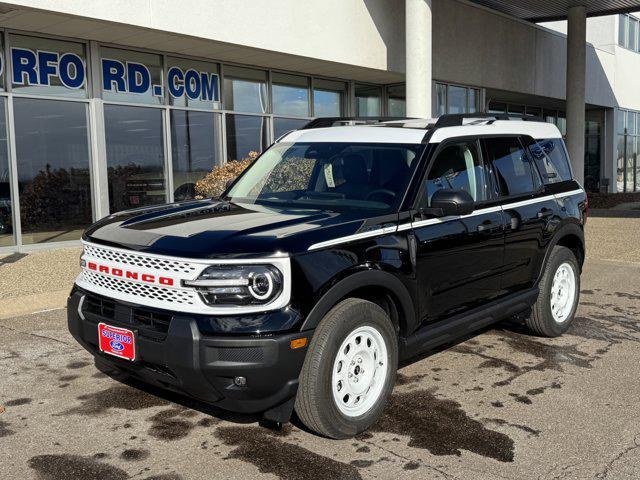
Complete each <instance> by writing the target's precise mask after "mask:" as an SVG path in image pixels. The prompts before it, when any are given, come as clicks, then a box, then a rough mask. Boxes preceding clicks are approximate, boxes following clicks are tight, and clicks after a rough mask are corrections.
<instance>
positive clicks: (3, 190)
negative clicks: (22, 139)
mask: <svg viewBox="0 0 640 480" xmlns="http://www.w3.org/2000/svg"><path fill="white" fill-rule="evenodd" d="M6 104H7V101H6V99H5V98H4V97H0V247H8V246H10V245H14V244H15V239H14V238H13V218H12V216H11V214H12V206H11V185H10V182H11V175H10V173H9V151H8V149H7V147H8V144H7V116H6V108H7V107H6Z"/></svg>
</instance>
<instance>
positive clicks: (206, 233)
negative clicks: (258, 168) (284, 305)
mask: <svg viewBox="0 0 640 480" xmlns="http://www.w3.org/2000/svg"><path fill="white" fill-rule="evenodd" d="M367 218H368V217H367V216H366V215H365V212H358V213H354V212H347V213H341V212H333V211H324V210H299V209H295V210H293V209H279V208H273V207H266V206H262V205H247V204H233V203H228V202H222V201H219V200H199V201H190V202H182V203H174V204H168V205H160V206H156V207H150V208H139V209H135V210H126V211H124V212H120V213H117V214H114V215H110V216H108V217H106V218H104V219H102V220H100V221H99V222H97V223H95V224H94V225H92V226H91V227H89V229H87V231H86V232H85V234H84V236H83V239H84V240H86V241H89V242H94V243H101V244H104V245H109V246H113V247H123V248H128V249H132V250H137V251H141V252H146V253H155V254H158V255H171V256H177V257H187V258H221V257H229V258H233V257H250V256H265V255H271V254H273V253H276V252H281V253H288V254H290V255H294V254H296V253H300V252H303V251H306V250H307V249H308V248H309V247H310V246H311V245H313V244H315V243H319V242H323V241H326V240H332V239H335V238H338V237H343V236H347V235H352V234H354V233H358V232H359V231H362V230H363V229H365V228H366V229H368V228H370V226H369V224H370V222H369V221H368V220H367Z"/></svg>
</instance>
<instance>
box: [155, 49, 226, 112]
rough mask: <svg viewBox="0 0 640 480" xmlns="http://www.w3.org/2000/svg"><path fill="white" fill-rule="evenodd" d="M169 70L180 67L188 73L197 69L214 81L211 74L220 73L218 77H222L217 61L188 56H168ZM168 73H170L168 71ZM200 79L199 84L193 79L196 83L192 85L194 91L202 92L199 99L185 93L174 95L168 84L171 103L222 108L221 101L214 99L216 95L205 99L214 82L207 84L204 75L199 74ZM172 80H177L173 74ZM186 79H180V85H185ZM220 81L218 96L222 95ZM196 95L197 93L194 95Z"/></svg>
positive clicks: (183, 105)
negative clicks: (204, 81) (203, 78)
mask: <svg viewBox="0 0 640 480" xmlns="http://www.w3.org/2000/svg"><path fill="white" fill-rule="evenodd" d="M167 63H168V66H167V72H169V70H170V69H171V68H172V67H178V68H179V69H180V70H182V73H183V74H186V72H188V71H189V70H195V71H196V72H198V73H200V74H202V73H204V74H205V76H206V77H207V81H208V82H212V80H213V77H212V76H211V74H215V75H218V79H219V78H220V77H219V75H220V67H219V66H218V64H217V63H210V62H202V61H200V60H191V59H188V58H175V57H169V58H167ZM167 75H168V73H167ZM189 78H191V77H189ZM198 78H199V80H198V81H197V84H195V82H196V80H193V82H194V85H193V86H192V90H191V91H192V92H200V98H198V99H195V100H194V99H192V98H189V96H188V95H186V93H185V94H183V95H182V96H180V97H174V96H173V95H172V94H171V90H170V89H169V87H168V86H167V96H168V97H169V102H170V103H171V105H175V106H178V107H192V108H201V109H207V110H211V109H214V108H220V107H221V105H222V102H221V101H217V102H215V101H214V100H213V99H214V98H215V95H213V96H211V97H210V100H204V98H207V96H208V93H209V92H207V93H206V94H205V93H204V91H205V89H206V88H212V89H213V85H214V84H213V83H210V84H208V85H205V84H204V83H203V82H202V77H201V76H199V77H198ZM171 79H172V80H175V78H174V77H173V76H171ZM184 82H185V80H184V79H181V80H179V85H180V86H184V85H185V83H184ZM220 88H221V87H220V83H219V81H218V92H217V94H218V96H219V95H220V91H219V90H220ZM193 96H195V95H193Z"/></svg>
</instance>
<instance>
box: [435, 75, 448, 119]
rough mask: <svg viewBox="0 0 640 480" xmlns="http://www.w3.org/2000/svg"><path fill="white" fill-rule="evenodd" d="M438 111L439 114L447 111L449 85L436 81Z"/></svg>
mask: <svg viewBox="0 0 640 480" xmlns="http://www.w3.org/2000/svg"><path fill="white" fill-rule="evenodd" d="M436 111H437V112H438V116H440V115H444V114H445V113H447V86H446V85H444V84H443V83H436Z"/></svg>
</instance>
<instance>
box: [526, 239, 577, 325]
mask: <svg viewBox="0 0 640 480" xmlns="http://www.w3.org/2000/svg"><path fill="white" fill-rule="evenodd" d="M539 288H540V294H539V295H538V300H537V301H536V303H535V305H534V306H533V308H532V312H531V316H530V317H529V318H527V319H526V320H525V323H526V325H527V327H528V328H529V330H531V332H533V333H534V334H536V335H540V336H544V337H558V336H560V335H562V334H563V333H564V332H566V331H567V330H568V329H569V327H570V326H571V323H572V322H573V319H574V316H575V314H576V310H577V309H578V303H579V298H580V265H579V264H578V260H577V259H576V256H575V255H574V253H573V252H572V251H571V250H569V249H568V248H566V247H560V246H556V247H554V248H553V250H552V252H551V255H550V256H549V259H548V260H547V264H546V265H545V269H544V272H543V274H542V279H541V280H540V284H539Z"/></svg>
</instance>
